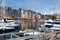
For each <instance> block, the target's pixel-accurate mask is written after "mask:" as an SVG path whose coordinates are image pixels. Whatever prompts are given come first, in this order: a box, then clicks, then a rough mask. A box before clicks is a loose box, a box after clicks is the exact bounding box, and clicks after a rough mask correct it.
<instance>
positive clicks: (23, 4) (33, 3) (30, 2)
mask: <svg viewBox="0 0 60 40" xmlns="http://www.w3.org/2000/svg"><path fill="white" fill-rule="evenodd" d="M6 2H7V3H6V5H7V6H10V7H12V8H16V9H17V8H23V9H27V10H28V9H30V10H33V11H36V12H42V13H45V14H47V13H49V12H50V13H53V11H54V10H55V9H54V8H56V12H59V11H60V9H59V8H60V0H57V1H56V0H7V1H6Z"/></svg>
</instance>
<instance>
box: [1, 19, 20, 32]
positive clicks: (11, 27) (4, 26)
mask: <svg viewBox="0 0 60 40" xmlns="http://www.w3.org/2000/svg"><path fill="white" fill-rule="evenodd" d="M10 31H19V24H16V23H15V21H14V20H7V19H5V18H1V19H0V32H10Z"/></svg>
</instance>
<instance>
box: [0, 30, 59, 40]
mask: <svg viewBox="0 0 60 40" xmlns="http://www.w3.org/2000/svg"><path fill="white" fill-rule="evenodd" d="M30 32H31V31H30ZM24 33H27V32H12V33H4V34H0V40H59V39H60V36H59V35H60V34H59V33H60V32H55V33H54V32H52V33H45V32H43V33H42V32H40V34H39V35H34V32H33V35H23V34H24ZM28 33H29V32H28Z"/></svg>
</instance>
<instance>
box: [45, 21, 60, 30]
mask: <svg viewBox="0 0 60 40" xmlns="http://www.w3.org/2000/svg"><path fill="white" fill-rule="evenodd" d="M44 25H45V27H46V28H48V29H52V30H60V21H53V20H48V21H46V23H45V24H44Z"/></svg>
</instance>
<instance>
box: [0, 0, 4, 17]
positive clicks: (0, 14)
mask: <svg viewBox="0 0 60 40" xmlns="http://www.w3.org/2000/svg"><path fill="white" fill-rule="evenodd" d="M0 17H3V18H5V0H0Z"/></svg>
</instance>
